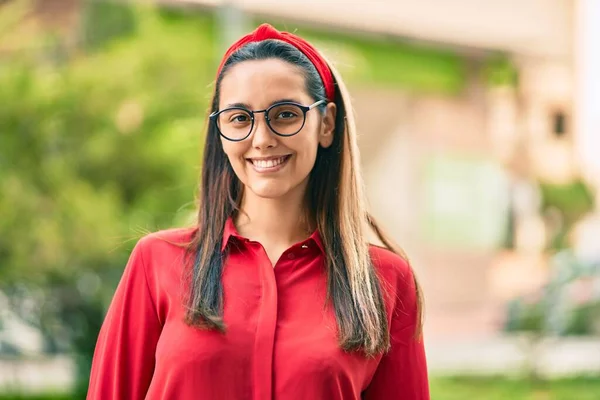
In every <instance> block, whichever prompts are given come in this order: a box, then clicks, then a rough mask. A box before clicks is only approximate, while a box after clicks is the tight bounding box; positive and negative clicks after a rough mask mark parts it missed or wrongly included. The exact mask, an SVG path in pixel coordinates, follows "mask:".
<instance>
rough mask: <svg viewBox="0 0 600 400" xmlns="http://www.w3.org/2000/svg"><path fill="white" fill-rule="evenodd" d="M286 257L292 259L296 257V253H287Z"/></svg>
mask: <svg viewBox="0 0 600 400" xmlns="http://www.w3.org/2000/svg"><path fill="white" fill-rule="evenodd" d="M288 258H289V259H290V260H293V259H294V258H296V255H295V254H294V253H289V254H288Z"/></svg>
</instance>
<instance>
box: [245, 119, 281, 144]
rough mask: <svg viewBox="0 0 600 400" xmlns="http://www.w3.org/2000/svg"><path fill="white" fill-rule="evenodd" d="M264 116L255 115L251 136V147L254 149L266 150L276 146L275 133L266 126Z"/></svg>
mask: <svg viewBox="0 0 600 400" xmlns="http://www.w3.org/2000/svg"><path fill="white" fill-rule="evenodd" d="M265 117H266V115H264V113H263V115H258V114H255V116H254V118H255V120H254V128H253V129H254V132H253V134H251V135H252V136H251V137H252V146H253V147H254V148H256V149H267V148H271V147H275V146H277V138H276V137H275V136H276V135H275V133H273V131H271V128H269V126H268V125H267V121H266V118H265Z"/></svg>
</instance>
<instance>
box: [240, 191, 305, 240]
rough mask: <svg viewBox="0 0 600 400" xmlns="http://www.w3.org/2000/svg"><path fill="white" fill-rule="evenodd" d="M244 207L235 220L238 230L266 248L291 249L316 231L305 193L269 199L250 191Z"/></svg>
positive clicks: (243, 204)
mask: <svg viewBox="0 0 600 400" xmlns="http://www.w3.org/2000/svg"><path fill="white" fill-rule="evenodd" d="M240 208H241V211H240V212H239V213H238V214H237V215H236V218H235V220H234V222H235V225H236V228H237V230H238V232H239V233H240V235H242V236H244V237H246V238H248V239H250V240H255V241H257V242H259V243H261V244H262V245H263V246H265V247H267V246H268V247H276V248H287V247H289V246H291V245H293V244H294V243H297V242H299V241H302V240H304V239H306V238H307V237H308V236H310V234H311V233H312V226H311V225H312V224H311V223H310V218H309V217H308V214H307V212H306V205H305V201H304V194H303V193H288V195H286V196H285V197H282V198H276V199H268V198H262V197H258V196H256V195H255V194H254V193H251V192H250V191H246V193H245V194H244V196H243V197H242V202H241V207H240Z"/></svg>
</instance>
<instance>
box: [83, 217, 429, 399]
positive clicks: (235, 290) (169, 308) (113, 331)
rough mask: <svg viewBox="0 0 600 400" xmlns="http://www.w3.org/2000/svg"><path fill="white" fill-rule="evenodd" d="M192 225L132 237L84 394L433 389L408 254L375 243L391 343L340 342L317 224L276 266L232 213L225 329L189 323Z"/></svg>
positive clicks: (202, 395) (244, 395)
mask: <svg viewBox="0 0 600 400" xmlns="http://www.w3.org/2000/svg"><path fill="white" fill-rule="evenodd" d="M192 232H193V231H192V230H191V229H176V230H168V231H162V232H158V233H154V234H151V235H148V236H146V237H144V238H142V239H141V240H140V241H139V243H138V244H137V245H136V246H135V248H134V250H133V252H132V254H131V257H130V259H129V262H128V263H127V266H126V268H125V272H124V273H123V277H122V278H121V282H120V283H119V286H118V288H117V291H116V293H115V295H114V298H113V300H112V303H111V305H110V307H109V309H108V313H107V315H106V319H105V321H104V323H103V325H102V329H101V331H100V335H99V337H98V342H97V345H96V351H95V354H94V360H93V363H92V371H91V379H90V386H89V391H88V395H87V399H88V400H117V399H118V400H138V399H139V400H141V399H148V400H159V399H161V400H167V399H169V400H170V399H174V400H175V399H176V400H192V399H194V400H196V399H211V400H212V399H219V400H243V399H253V400H264V399H285V400H294V399H303V400H304V399H324V400H334V399H344V400H350V399H382V400H383V399H385V400H393V399H403V400H426V399H429V387H428V380H427V367H426V362H425V353H424V349H423V342H422V341H417V340H415V339H414V338H413V331H414V327H415V321H416V296H415V288H414V283H413V277H412V273H411V270H410V268H409V266H408V264H407V262H406V261H405V260H403V259H402V258H401V257H399V256H397V255H395V254H393V253H392V252H390V251H388V250H384V249H382V248H379V247H375V246H371V256H372V259H373V262H374V265H375V267H376V268H377V270H378V272H379V274H380V276H381V277H382V278H383V279H385V280H386V282H388V283H389V284H388V285H386V286H389V287H388V289H387V290H388V291H389V294H390V295H389V296H387V297H386V307H387V310H388V320H391V321H390V322H391V337H392V348H391V350H390V352H389V353H387V354H385V355H379V356H377V357H374V358H366V357H364V356H363V355H361V354H360V353H358V352H355V353H346V352H344V351H342V350H341V349H340V348H339V345H338V342H337V338H336V331H337V325H336V320H335V316H334V311H333V309H332V307H331V306H328V307H326V308H325V307H324V304H325V294H326V276H325V270H324V250H323V245H322V242H321V240H320V237H319V234H318V233H314V234H313V235H312V236H311V237H310V238H308V239H307V240H305V241H303V242H301V243H297V244H296V245H294V246H292V247H291V248H289V249H288V250H286V251H285V252H284V253H283V254H282V256H281V258H280V259H279V260H278V261H277V263H276V265H275V267H274V268H273V267H272V264H271V263H270V261H269V259H268V257H267V254H266V253H265V251H264V249H263V247H262V246H261V245H260V243H257V242H253V241H250V240H247V239H245V238H243V237H241V236H240V235H239V234H238V233H237V232H236V230H235V227H234V225H233V223H232V222H231V220H229V221H228V222H227V225H226V228H225V233H224V238H223V243H224V246H228V248H229V252H228V253H229V256H228V257H227V259H226V262H225V265H224V269H223V277H222V279H223V285H224V316H223V317H224V322H225V324H226V327H227V328H226V329H227V331H226V333H225V334H222V333H219V332H215V331H207V330H200V329H197V328H192V327H189V326H187V325H186V324H185V323H184V321H183V319H184V308H183V305H182V300H181V298H182V296H181V294H182V292H181V289H182V283H181V282H182V279H181V275H182V271H183V262H182V261H183V256H184V251H185V250H184V249H183V248H181V247H177V246H175V245H173V244H170V243H169V242H175V243H178V242H182V243H183V242H185V241H188V240H189V239H190V238H191V234H192Z"/></svg>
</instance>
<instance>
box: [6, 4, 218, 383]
mask: <svg viewBox="0 0 600 400" xmlns="http://www.w3.org/2000/svg"><path fill="white" fill-rule="evenodd" d="M82 12H83V14H84V16H85V19H84V26H85V27H86V28H85V29H81V31H80V33H79V34H78V36H77V38H78V39H77V46H76V48H75V49H73V48H68V47H67V45H66V44H65V43H64V42H61V41H57V40H53V41H43V42H44V43H51V45H46V46H44V47H41V48H40V49H39V50H36V51H35V52H34V51H29V52H25V53H22V54H19V55H18V56H17V55H15V54H13V55H12V56H11V58H9V59H4V60H2V63H1V64H0V88H2V89H1V90H0V104H2V107H0V290H2V291H5V292H6V293H7V294H9V297H10V299H11V302H12V305H13V306H14V307H15V309H16V310H18V311H19V314H20V315H21V316H22V317H23V318H24V319H25V320H27V321H28V322H30V323H31V324H33V325H35V326H38V327H40V328H41V329H42V331H43V332H44V334H45V336H46V337H47V343H48V350H49V351H61V350H67V351H71V352H72V354H73V355H74V357H75V360H76V362H77V365H78V379H77V382H78V384H77V388H76V390H77V391H78V392H79V393H83V392H85V390H86V388H87V380H88V376H89V375H88V373H89V366H90V362H91V356H92V352H93V349H94V345H95V340H96V337H97V333H98V330H99V328H100V324H101V323H102V319H103V315H104V311H105V307H106V305H107V304H108V302H109V301H110V298H111V297H112V294H113V292H114V289H115V286H116V283H117V282H118V279H119V278H120V275H121V273H122V270H123V267H124V265H125V263H126V260H127V257H128V254H129V251H130V250H131V247H132V246H133V244H134V242H135V240H136V239H137V238H138V237H139V236H140V235H141V234H142V233H143V232H146V231H152V230H156V229H160V228H166V227H170V226H173V225H181V224H182V223H184V222H185V220H186V218H187V217H188V216H189V213H190V212H191V211H192V210H193V208H194V201H193V200H194V192H195V186H196V180H197V179H196V178H197V176H198V173H199V171H198V165H199V164H198V161H199V154H200V151H199V150H200V149H199V143H201V137H200V136H201V132H202V129H203V125H204V114H205V113H204V110H205V108H206V102H207V99H208V98H209V92H210V90H211V88H210V87H209V83H210V81H211V79H212V76H211V74H212V72H213V71H214V60H213V59H212V55H213V54H214V52H213V50H212V46H213V43H212V35H211V30H212V21H211V19H210V18H209V17H207V16H190V17H186V18H180V17H179V16H178V15H176V14H173V13H172V12H169V13H167V12H164V11H163V12H161V11H158V10H155V9H145V8H142V9H140V8H132V7H131V6H125V5H115V4H105V3H98V2H92V3H90V4H89V5H88V6H87V7H86V8H85V9H84V10H83V11H82ZM115 24H116V25H119V24H120V25H121V27H119V26H115ZM42 34H43V32H42ZM56 54H61V55H66V56H64V57H56Z"/></svg>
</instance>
